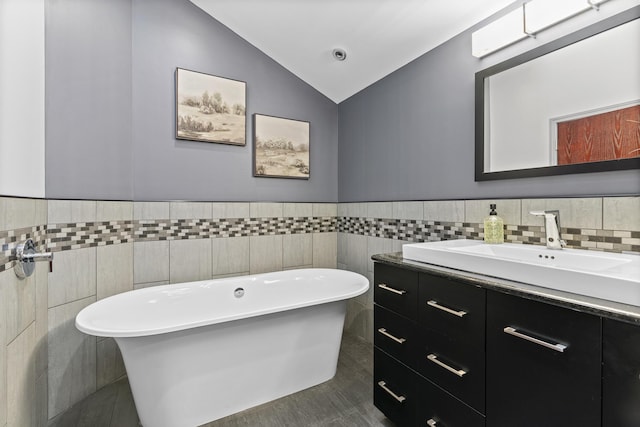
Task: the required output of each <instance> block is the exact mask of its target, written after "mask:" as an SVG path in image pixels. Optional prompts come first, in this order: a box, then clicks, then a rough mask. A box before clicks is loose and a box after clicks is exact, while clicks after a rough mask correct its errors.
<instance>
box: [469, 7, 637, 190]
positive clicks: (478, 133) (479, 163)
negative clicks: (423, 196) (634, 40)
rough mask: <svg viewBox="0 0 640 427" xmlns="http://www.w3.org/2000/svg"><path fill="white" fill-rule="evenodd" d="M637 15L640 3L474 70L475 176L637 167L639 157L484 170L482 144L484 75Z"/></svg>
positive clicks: (508, 176) (525, 175) (510, 176)
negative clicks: (484, 67)
mask: <svg viewBox="0 0 640 427" xmlns="http://www.w3.org/2000/svg"><path fill="white" fill-rule="evenodd" d="M638 18H640V6H634V7H633V8H631V9H628V10H626V11H624V12H621V13H619V14H617V15H614V16H611V17H609V18H605V19H603V20H602V21H599V22H597V23H595V24H592V25H589V26H587V27H585V28H583V29H581V30H578V31H576V32H574V33H571V34H569V35H567V36H564V37H561V38H559V39H557V40H554V41H552V42H549V43H547V44H545V45H542V46H540V47H537V48H534V49H532V50H530V51H528V52H525V53H523V54H520V55H518V56H515V57H513V58H510V59H507V60H506V61H504V62H501V63H499V64H496V65H493V66H491V67H489V68H486V69H484V70H481V71H478V72H477V73H476V81H475V140H476V141H475V150H476V152H475V180H476V181H490V180H496V179H514V178H531V177H539V176H551V175H566V174H575V173H589V172H605V171H618V170H626V169H640V157H636V158H631V159H621V160H606V161H600V162H593V163H578V164H573V165H560V166H543V167H536V168H528V169H513V170H506V171H496V172H486V171H485V170H484V148H485V140H484V139H485V135H484V123H485V111H484V104H485V99H484V95H485V84H484V81H485V79H486V78H488V77H490V76H492V75H494V74H497V73H500V72H502V71H505V70H508V69H510V68H513V67H516V66H518V65H520V64H524V63H525V62H528V61H531V60H533V59H536V58H538V57H540V56H543V55H546V54H548V53H551V52H554V51H556V50H558V49H562V48H563V47H566V46H569V45H572V44H574V43H577V42H579V41H581V40H584V39H587V38H589V37H592V36H594V35H596V34H599V33H602V32H604V31H607V30H610V29H612V28H615V27H617V26H619V25H622V24H626V23H627V22H631V21H633V20H635V19H638Z"/></svg>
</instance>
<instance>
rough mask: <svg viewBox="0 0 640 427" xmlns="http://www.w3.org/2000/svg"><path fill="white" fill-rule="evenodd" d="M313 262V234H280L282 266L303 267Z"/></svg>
mask: <svg viewBox="0 0 640 427" xmlns="http://www.w3.org/2000/svg"><path fill="white" fill-rule="evenodd" d="M311 264H313V235H312V234H287V235H284V236H282V266H283V267H284V268H291V267H303V266H309V265H311Z"/></svg>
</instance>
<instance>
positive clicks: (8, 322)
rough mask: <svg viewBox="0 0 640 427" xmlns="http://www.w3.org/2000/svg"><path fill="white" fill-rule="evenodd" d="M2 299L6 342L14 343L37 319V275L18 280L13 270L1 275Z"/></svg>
mask: <svg viewBox="0 0 640 427" xmlns="http://www.w3.org/2000/svg"><path fill="white" fill-rule="evenodd" d="M0 298H2V299H3V301H5V306H4V309H5V311H4V312H3V313H2V314H3V315H4V318H3V319H0V321H2V322H3V323H4V324H5V341H4V342H3V343H0V344H2V345H4V344H8V343H9V342H11V341H13V339H14V338H15V337H17V336H18V335H19V334H20V333H21V332H22V331H24V330H25V329H26V328H27V327H28V326H29V325H30V324H31V323H32V322H33V321H34V320H35V318H36V275H35V274H34V275H32V276H31V277H27V278H26V279H18V277H17V276H16V275H15V274H14V271H13V269H11V270H8V271H7V272H5V273H4V274H2V275H0Z"/></svg>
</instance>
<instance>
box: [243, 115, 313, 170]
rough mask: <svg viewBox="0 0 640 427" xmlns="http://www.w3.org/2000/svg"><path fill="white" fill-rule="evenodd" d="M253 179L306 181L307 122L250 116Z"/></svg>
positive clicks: (307, 155) (307, 161) (307, 156)
mask: <svg viewBox="0 0 640 427" xmlns="http://www.w3.org/2000/svg"><path fill="white" fill-rule="evenodd" d="M253 135H254V137H253V176H257V177H268V178H297V179H309V122H305V121H301V120H293V119H284V118H281V117H273V116H267V115H264V114H254V115H253Z"/></svg>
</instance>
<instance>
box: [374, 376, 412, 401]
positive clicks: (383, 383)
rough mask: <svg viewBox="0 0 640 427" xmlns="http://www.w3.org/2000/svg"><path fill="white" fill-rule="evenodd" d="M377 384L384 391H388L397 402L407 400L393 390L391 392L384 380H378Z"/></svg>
mask: <svg viewBox="0 0 640 427" xmlns="http://www.w3.org/2000/svg"><path fill="white" fill-rule="evenodd" d="M378 385H379V386H380V388H382V389H383V390H384V391H386V392H387V393H389V395H391V397H393V398H394V399H395V400H397V401H398V402H400V403H402V402H404V401H405V400H407V398H406V397H404V396H398V395H397V394H395V393H394V392H392V391H391V390H390V389H389V387H387V383H385V382H384V381H378Z"/></svg>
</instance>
